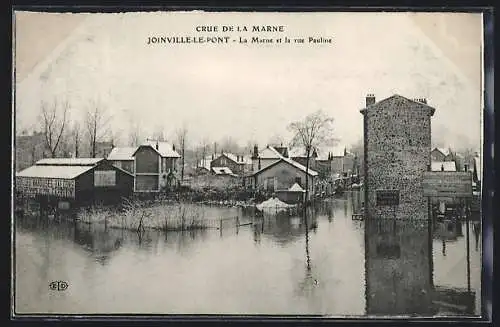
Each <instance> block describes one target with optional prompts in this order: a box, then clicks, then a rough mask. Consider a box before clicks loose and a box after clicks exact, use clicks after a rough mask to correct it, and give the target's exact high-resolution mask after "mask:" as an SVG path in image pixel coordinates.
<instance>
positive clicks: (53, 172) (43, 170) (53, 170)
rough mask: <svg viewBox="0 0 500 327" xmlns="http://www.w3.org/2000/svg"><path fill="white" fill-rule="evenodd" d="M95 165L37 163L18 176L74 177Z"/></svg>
mask: <svg viewBox="0 0 500 327" xmlns="http://www.w3.org/2000/svg"><path fill="white" fill-rule="evenodd" d="M93 168H94V166H49V165H35V166H31V167H29V168H26V169H24V170H23V171H20V172H19V173H17V174H16V176H18V177H33V178H34V177H37V178H60V179H74V178H76V177H78V176H80V175H81V174H83V173H85V172H87V171H89V170H91V169H93Z"/></svg>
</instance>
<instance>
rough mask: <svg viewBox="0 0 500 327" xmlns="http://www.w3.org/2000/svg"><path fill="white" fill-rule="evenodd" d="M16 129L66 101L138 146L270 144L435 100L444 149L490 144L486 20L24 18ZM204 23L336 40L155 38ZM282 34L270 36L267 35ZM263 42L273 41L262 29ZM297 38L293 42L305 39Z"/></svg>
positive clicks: (351, 138) (437, 134) (19, 19)
mask: <svg viewBox="0 0 500 327" xmlns="http://www.w3.org/2000/svg"><path fill="white" fill-rule="evenodd" d="M15 18H16V19H15V32H16V34H15V42H16V43H15V68H16V76H15V77H16V84H15V87H16V97H15V104H16V106H15V113H16V129H17V130H18V131H20V130H22V129H28V130H31V129H32V128H33V127H34V126H36V124H37V121H38V119H37V116H38V114H39V110H40V109H39V108H40V102H41V101H42V100H45V101H48V102H52V101H54V99H67V100H68V101H69V103H70V104H71V108H72V109H71V118H72V119H82V116H83V113H84V112H85V110H86V108H87V106H88V104H89V103H90V102H91V101H95V100H98V101H100V102H101V103H102V104H103V105H104V106H105V107H106V108H107V110H108V113H109V114H110V115H111V116H112V117H113V119H112V128H113V130H115V131H120V133H119V134H120V135H121V136H122V138H123V140H124V141H125V140H126V139H127V137H128V131H127V129H128V128H129V126H130V122H131V121H134V122H138V123H140V124H141V127H142V128H143V129H144V130H145V131H150V134H152V133H153V131H154V130H156V129H157V128H158V127H159V126H163V127H164V131H165V134H166V135H171V134H172V132H173V131H174V130H175V129H176V128H178V127H180V126H181V125H182V124H186V126H187V127H188V129H189V132H190V136H191V140H192V141H195V142H196V141H198V140H199V139H201V138H202V137H207V138H209V139H211V140H218V139H221V138H223V137H225V136H231V137H233V138H234V139H236V140H237V141H239V142H240V143H241V144H242V145H244V144H246V143H247V142H248V141H250V140H255V141H257V142H259V143H260V144H261V145H265V144H266V143H267V142H268V141H269V139H270V138H271V137H272V136H273V135H283V136H285V137H286V126H287V125H288V124H289V123H290V122H291V121H294V120H298V119H301V118H303V117H304V116H305V115H307V114H308V113H310V112H313V111H316V110H318V109H322V110H324V111H325V112H327V113H328V114H329V115H331V116H333V117H334V119H335V124H334V126H335V128H336V131H335V133H336V135H335V136H336V137H337V138H340V140H341V142H342V143H344V144H351V143H354V142H356V141H357V140H360V139H361V137H362V115H361V114H360V113H359V110H360V109H361V108H362V107H363V106H364V98H365V96H366V94H367V93H374V94H375V96H376V98H377V100H382V99H384V98H386V97H388V96H391V95H393V94H396V93H397V94H400V95H402V96H405V97H408V98H427V101H428V104H429V105H431V106H433V107H435V108H436V112H435V115H434V117H433V118H432V122H433V123H432V133H433V135H432V136H433V141H434V142H435V143H442V144H444V145H451V146H454V147H458V146H460V145H466V146H476V147H479V142H480V137H481V130H482V126H481V121H480V120H481V111H480V109H481V108H482V99H481V78H482V77H481V76H482V75H481V74H482V72H481V65H482V63H481V56H482V53H481V52H482V36H481V35H482V27H481V26H482V23H481V15H480V14H456V13H446V14H427V13H420V14H406V13H383V14H382V13H223V14H222V13H202V12H196V13H179V12H178V13H127V14H48V13H20V12H17V13H16V16H15ZM199 25H211V26H212V25H217V26H219V28H220V26H221V25H235V26H236V25H239V26H243V25H245V26H247V27H251V26H253V25H283V26H284V29H285V32H283V33H270V34H271V36H272V37H274V38H276V37H279V36H287V37H289V38H292V39H293V38H295V37H308V36H315V37H325V38H333V44H322V45H319V44H308V43H306V44H303V45H298V44H293V43H290V44H281V45H278V44H270V45H269V44H268V45H262V44H260V45H256V44H247V45H244V44H238V43H237V42H236V43H230V44H216V45H206V44H204V45H193V44H161V45H155V46H151V45H147V44H146V40H147V38H148V37H149V36H208V35H230V36H231V37H234V38H236V39H237V38H238V36H240V35H242V36H252V35H259V34H256V33H250V32H247V33H232V34H227V33H212V34H211V33H197V32H196V31H195V27H196V26H199ZM268 34H269V33H268ZM259 36H265V35H264V33H261V34H260V35H259ZM292 42H293V41H292Z"/></svg>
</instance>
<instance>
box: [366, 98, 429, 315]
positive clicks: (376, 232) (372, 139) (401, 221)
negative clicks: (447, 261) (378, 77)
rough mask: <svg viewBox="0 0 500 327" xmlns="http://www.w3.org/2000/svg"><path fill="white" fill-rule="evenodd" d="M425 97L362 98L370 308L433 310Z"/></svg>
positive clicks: (381, 311) (402, 311)
mask: <svg viewBox="0 0 500 327" xmlns="http://www.w3.org/2000/svg"><path fill="white" fill-rule="evenodd" d="M434 111H435V109H434V108H432V107H430V106H428V105H427V101H426V100H425V99H418V100H410V99H407V98H405V97H402V96H400V95H393V96H391V97H389V98H387V99H384V100H381V101H379V102H376V101H375V96H373V95H371V94H370V95H368V96H367V97H366V108H364V109H362V110H361V113H362V114H363V118H364V125H363V126H364V190H365V219H366V221H365V273H366V311H367V314H431V313H432V312H431V311H432V310H431V302H432V298H431V294H432V289H433V282H432V271H433V267H432V266H433V265H432V235H431V228H430V226H431V225H430V222H429V220H428V217H429V215H428V201H427V198H425V197H424V196H423V189H422V179H423V174H424V172H425V171H426V170H427V169H428V165H430V164H431V157H430V152H431V117H432V116H433V114H434Z"/></svg>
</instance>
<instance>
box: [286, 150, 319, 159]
mask: <svg viewBox="0 0 500 327" xmlns="http://www.w3.org/2000/svg"><path fill="white" fill-rule="evenodd" d="M288 153H289V155H288V157H290V158H306V157H307V155H306V150H304V149H303V148H294V149H290V151H289V152H288ZM314 155H316V156H317V155H318V152H317V151H313V152H311V158H313V157H314Z"/></svg>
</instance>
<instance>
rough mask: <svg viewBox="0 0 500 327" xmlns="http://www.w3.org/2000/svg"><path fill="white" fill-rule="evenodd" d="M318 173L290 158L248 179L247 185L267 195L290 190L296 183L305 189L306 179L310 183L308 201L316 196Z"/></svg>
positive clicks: (263, 169)
mask: <svg viewBox="0 0 500 327" xmlns="http://www.w3.org/2000/svg"><path fill="white" fill-rule="evenodd" d="M317 176H318V173H317V172H316V171H314V170H312V169H309V171H308V173H307V174H306V167H304V166H303V165H301V164H300V163H298V162H295V161H293V160H291V159H289V158H281V159H279V160H278V161H276V162H274V163H272V164H270V165H267V166H266V167H264V168H262V169H260V170H259V171H257V172H255V173H254V174H252V175H251V176H249V177H247V183H248V184H249V185H250V186H251V187H252V188H253V189H255V190H260V191H263V192H266V193H276V192H279V191H283V190H289V189H290V188H291V187H292V186H293V185H294V184H295V183H297V184H298V185H299V186H300V187H301V188H303V189H305V186H306V179H307V182H308V191H309V192H308V200H311V199H312V198H313V196H314V189H315V180H316V178H317Z"/></svg>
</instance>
